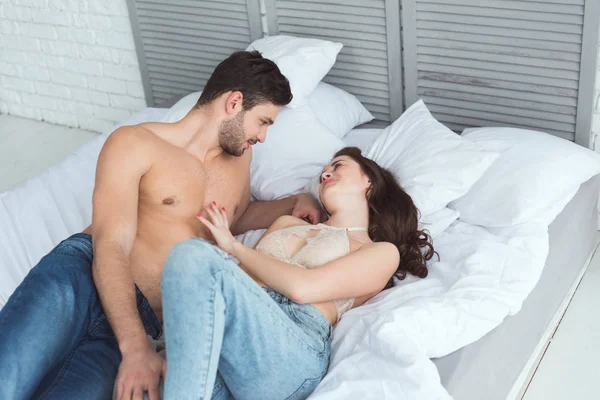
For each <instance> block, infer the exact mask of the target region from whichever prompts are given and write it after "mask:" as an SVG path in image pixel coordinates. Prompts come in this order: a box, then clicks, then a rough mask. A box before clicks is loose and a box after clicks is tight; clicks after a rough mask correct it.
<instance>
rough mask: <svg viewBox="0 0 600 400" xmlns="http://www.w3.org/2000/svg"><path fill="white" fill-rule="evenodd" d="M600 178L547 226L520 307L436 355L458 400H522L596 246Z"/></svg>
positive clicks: (444, 382)
mask: <svg viewBox="0 0 600 400" xmlns="http://www.w3.org/2000/svg"><path fill="white" fill-rule="evenodd" d="M599 190H600V176H596V177H594V178H592V179H590V180H589V181H588V182H586V183H584V184H582V185H581V187H580V189H579V191H578V192H577V194H576V195H575V197H574V198H573V199H572V200H571V201H570V202H569V204H568V205H567V206H566V207H565V208H564V209H563V211H562V212H561V213H560V214H559V215H558V216H557V217H556V219H555V220H554V222H553V223H552V224H551V225H550V226H549V227H548V233H549V241H550V251H549V253H548V258H547V261H546V264H545V266H544V271H543V273H542V276H541V278H540V280H539V282H538V284H537V285H536V287H535V289H534V290H533V291H532V292H531V294H530V295H529V296H528V298H527V300H525V302H524V303H523V308H522V309H521V311H520V312H519V313H518V314H516V315H513V316H509V317H507V318H506V319H505V320H504V322H503V323H502V324H501V325H499V326H498V327H497V328H495V329H494V330H493V331H491V332H490V333H488V334H487V335H486V336H484V337H483V338H482V339H480V340H479V341H477V342H475V343H472V344H470V345H468V346H466V347H463V348H462V349H460V350H458V351H456V352H454V353H452V354H450V355H447V356H445V357H442V358H439V359H435V360H434V363H435V365H436V366H437V368H438V371H439V374H440V378H441V382H442V385H443V386H444V387H445V388H446V390H447V391H448V392H449V394H450V395H451V396H452V397H453V398H454V399H456V400H471V399H472V400H480V399H486V400H496V399H498V400H500V399H502V400H504V399H507V398H510V399H512V398H520V394H521V392H522V386H523V385H524V384H526V382H527V381H528V377H529V376H530V375H531V374H530V372H531V370H532V366H533V365H534V363H535V361H536V360H538V358H539V355H540V354H541V351H543V349H544V348H545V345H546V343H547V341H548V339H549V338H550V335H551V334H552V332H553V331H554V328H555V327H556V324H557V322H558V318H560V316H561V315H562V313H563V312H564V309H565V306H566V302H565V299H567V300H568V298H569V297H570V296H572V294H573V293H572V292H573V289H574V286H575V285H576V284H577V283H578V282H579V280H580V279H581V277H582V273H583V270H584V269H585V268H586V267H587V263H589V259H590V255H591V253H592V251H593V250H594V249H595V247H596V245H597V215H598V211H597V201H598V193H599Z"/></svg>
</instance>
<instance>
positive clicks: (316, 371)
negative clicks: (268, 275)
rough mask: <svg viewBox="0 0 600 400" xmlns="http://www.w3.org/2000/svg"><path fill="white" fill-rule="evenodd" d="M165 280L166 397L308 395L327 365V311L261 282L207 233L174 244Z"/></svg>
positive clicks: (279, 398) (276, 398)
mask: <svg viewBox="0 0 600 400" xmlns="http://www.w3.org/2000/svg"><path fill="white" fill-rule="evenodd" d="M161 287H162V295H163V316H164V329H165V339H166V349H167V377H166V381H165V393H164V396H165V399H167V400H170V399H177V400H184V399H211V398H212V399H230V398H236V399H243V400H253V399H260V400H269V399H273V400H284V399H304V398H306V397H308V395H310V393H312V391H313V390H314V389H315V387H316V386H317V385H318V383H319V382H320V381H321V379H322V378H323V376H324V375H325V373H326V372H327V367H328V365H329V353H330V336H331V331H332V328H331V325H330V324H329V322H328V321H327V319H326V318H325V316H324V315H323V314H322V313H321V312H319V311H318V310H317V309H315V308H314V307H313V306H311V305H308V304H306V305H301V304H296V303H294V302H292V301H290V300H289V299H288V298H287V297H285V296H282V295H281V294H279V293H277V292H275V291H273V290H271V289H266V288H262V287H261V286H259V285H258V284H257V283H256V282H254V281H253V280H252V279H251V278H250V277H249V276H248V275H247V274H246V273H245V272H243V271H242V270H241V269H240V268H239V267H238V266H237V265H236V264H235V263H234V262H233V261H232V260H231V258H230V256H229V255H227V254H226V253H224V252H223V251H221V250H220V249H219V248H217V247H215V246H213V245H211V244H210V243H208V242H206V241H205V240H202V239H190V240H187V241H184V242H181V243H179V244H178V245H176V246H175V247H174V248H173V250H172V251H171V253H170V254H169V257H168V258H167V261H166V264H165V267H164V270H163V275H162V282H161Z"/></svg>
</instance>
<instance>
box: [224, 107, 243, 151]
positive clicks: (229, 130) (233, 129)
mask: <svg viewBox="0 0 600 400" xmlns="http://www.w3.org/2000/svg"><path fill="white" fill-rule="evenodd" d="M244 114H245V111H240V112H239V113H238V114H237V115H236V116H235V117H234V118H233V119H230V120H228V121H223V122H221V126H219V146H221V148H222V149H223V151H224V152H225V153H227V154H231V155H232V156H235V157H240V156H242V155H243V154H244V143H245V142H246V141H245V140H244V139H245V138H246V132H245V131H244Z"/></svg>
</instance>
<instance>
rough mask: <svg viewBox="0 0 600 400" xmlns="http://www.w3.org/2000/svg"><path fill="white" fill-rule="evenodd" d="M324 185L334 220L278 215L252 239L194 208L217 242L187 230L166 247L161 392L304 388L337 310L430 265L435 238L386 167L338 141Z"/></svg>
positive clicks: (216, 395)
mask: <svg viewBox="0 0 600 400" xmlns="http://www.w3.org/2000/svg"><path fill="white" fill-rule="evenodd" d="M319 195H320V197H321V201H322V202H323V205H324V206H325V208H326V210H327V211H328V213H329V214H330V215H331V217H330V218H329V220H327V221H326V222H325V223H324V224H319V225H309V224H307V223H306V222H304V221H303V220H300V219H297V218H295V217H291V216H286V217H281V218H279V219H278V220H277V221H275V222H274V223H273V225H272V226H271V227H270V228H269V229H268V230H267V232H266V233H265V234H264V236H263V237H262V238H261V240H260V241H259V243H258V244H257V246H256V247H255V249H251V248H248V247H246V246H244V245H242V244H241V243H239V242H237V241H236V240H235V238H234V237H233V235H232V234H231V232H230V231H229V224H228V221H227V216H226V214H225V212H223V209H219V208H218V206H217V205H216V204H213V206H212V207H209V208H208V214H209V215H210V219H211V221H209V220H207V219H205V218H203V217H199V218H200V220H201V221H202V222H203V223H204V224H205V225H206V226H207V227H208V228H209V229H210V231H211V232H212V234H213V236H214V238H215V241H216V243H217V244H218V247H216V246H213V245H211V244H210V243H208V242H206V241H204V240H202V239H191V240H188V241H185V242H182V243H180V244H178V245H177V246H175V248H174V249H173V250H172V251H171V253H170V255H169V257H168V258H167V261H166V264H165V268H164V271H163V275H162V293H163V307H164V308H163V310H164V324H165V338H166V348H167V377H166V383H165V398H167V399H184V398H202V399H210V398H213V399H227V398H232V397H234V398H239V399H304V398H306V397H307V396H308V395H309V394H310V393H311V392H312V391H313V390H314V389H315V387H316V386H317V384H318V383H319V382H320V381H321V379H322V378H323V376H324V375H325V373H326V371H327V367H328V365H329V352H330V338H331V331H332V326H333V325H335V324H336V322H337V321H338V320H339V319H340V317H341V316H342V314H343V313H344V312H346V311H348V310H350V309H352V308H354V307H358V306H360V305H362V304H363V303H364V302H366V301H367V300H369V299H370V298H372V297H373V296H375V295H376V294H378V293H379V292H381V291H382V290H383V289H386V288H389V287H390V286H391V285H392V277H393V276H394V275H396V276H397V277H398V278H400V279H403V278H404V277H405V276H406V274H407V273H410V274H413V275H416V276H418V277H421V278H424V277H425V276H427V267H426V261H427V260H429V259H431V257H432V256H433V254H434V250H433V246H432V244H431V241H430V237H429V235H427V234H426V233H424V232H423V231H420V230H418V211H417V209H416V207H415V205H414V204H413V202H412V199H411V198H410V196H409V195H408V194H406V192H404V190H402V188H401V187H400V186H399V184H398V183H397V182H396V181H395V179H394V178H393V176H392V175H391V174H390V173H389V172H388V171H387V170H385V169H383V168H381V167H379V166H378V165H377V164H376V163H375V162H373V161H371V160H369V159H367V158H365V157H363V156H362V155H361V153H360V150H359V149H357V148H355V147H348V148H345V149H342V150H341V151H339V152H338V153H337V154H336V155H335V158H334V159H333V160H332V161H331V162H330V163H329V164H328V165H327V167H326V168H325V169H324V170H323V173H322V174H321V178H320V185H319ZM230 255H231V256H234V257H236V258H237V259H238V260H239V261H240V263H241V264H240V267H241V269H240V268H239V267H238V266H237V265H236V264H235V263H234V262H233V261H231V257H230ZM298 267H301V268H298ZM242 269H243V270H244V271H245V272H244V271H242Z"/></svg>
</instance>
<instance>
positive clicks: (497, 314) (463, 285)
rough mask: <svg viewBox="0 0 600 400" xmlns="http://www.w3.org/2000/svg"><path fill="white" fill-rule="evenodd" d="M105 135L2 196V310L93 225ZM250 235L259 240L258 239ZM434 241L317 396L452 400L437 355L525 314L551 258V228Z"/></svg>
mask: <svg viewBox="0 0 600 400" xmlns="http://www.w3.org/2000/svg"><path fill="white" fill-rule="evenodd" d="M164 112H165V110H161V109H147V110H145V111H143V112H142V113H140V114H138V115H136V116H135V117H133V118H132V119H130V120H128V121H125V122H124V123H123V124H133V123H137V122H141V121H151V120H158V119H160V117H161V116H162V115H163V114H164ZM105 137H106V134H105V135H103V137H102V138H98V139H97V140H95V141H93V142H92V143H90V144H88V145H86V146H84V147H83V148H82V149H80V150H79V151H77V152H76V153H75V154H73V155H72V156H70V157H69V159H68V160H66V161H65V162H63V163H61V164H59V165H57V166H55V167H53V168H51V169H50V170H49V171H48V172H47V173H45V174H43V175H42V176H40V177H39V178H36V179H34V180H32V181H30V182H28V183H27V184H25V185H23V186H22V187H20V188H17V189H16V190H13V191H11V192H8V193H4V194H2V195H0V307H1V306H2V305H3V304H4V303H5V302H6V300H7V299H8V296H9V295H10V294H11V293H12V291H13V290H14V289H15V288H16V286H17V285H18V284H19V283H20V281H21V280H22V279H23V278H24V276H25V274H26V273H27V271H28V270H29V268H31V266H33V265H34V264H35V263H37V262H38V260H39V259H40V258H41V257H42V256H43V255H45V254H46V253H47V252H48V251H49V250H51V249H52V247H53V246H55V245H56V244H57V243H58V242H59V241H60V240H62V239H64V238H66V237H67V236H68V235H69V234H72V233H74V232H77V231H80V230H81V229H83V228H84V227H85V226H86V225H87V224H88V223H89V221H90V219H91V194H92V187H93V182H94V178H93V175H94V169H95V163H96V158H97V156H98V152H99V150H100V147H101V145H102V143H103V141H104V139H105ZM573 194H574V193H573ZM559 211H560V210H558V211H557V213H558V212H559ZM454 218H455V216H454V217H453V218H452V219H454ZM450 222H451V221H448V220H447V218H446V221H445V225H444V226H443V228H445V227H446V226H447V225H448V224H450ZM443 228H442V229H443ZM245 239H246V242H247V243H250V244H251V242H252V241H255V240H256V239H257V234H254V235H252V234H250V235H248V236H246V238H245ZM434 245H435V248H436V250H437V251H438V252H439V254H440V257H441V260H440V261H439V262H437V261H436V262H433V263H431V266H430V275H429V276H428V277H427V278H426V279H422V280H419V279H413V278H407V279H406V280H405V281H402V282H399V283H398V285H397V286H396V287H394V288H393V289H390V290H387V291H385V292H383V293H381V294H379V295H378V296H376V297H375V298H374V299H372V300H371V301H369V302H368V304H366V305H364V306H362V307H359V308H357V309H354V310H352V311H350V312H348V313H347V314H345V315H344V317H343V318H342V320H341V321H340V322H339V324H338V325H337V327H336V328H335V330H334V336H333V347H332V349H333V353H332V358H331V366H330V370H329V373H328V374H327V376H326V377H325V379H324V380H323V382H322V383H321V384H320V385H319V387H318V388H317V390H316V391H315V393H314V394H313V395H312V396H311V399H344V400H347V399H407V400H409V399H410V400H412V399H420V400H421V399H446V398H449V396H448V394H447V393H446V391H445V390H444V388H443V387H442V386H441V384H440V380H439V376H438V373H437V370H436V368H435V366H434V364H433V363H432V362H431V361H430V358H433V357H441V356H444V355H446V354H449V353H451V352H453V351H455V350H457V349H459V348H461V347H462V346H465V345H467V344H469V343H472V342H474V341H476V340H478V339H479V338H481V337H482V336H483V335H485V334H486V333H487V332H489V331H490V330H492V329H493V328H494V327H496V326H497V325H499V324H500V323H501V322H502V320H503V319H504V318H505V317H506V316H507V315H509V314H514V313H516V312H517V311H518V310H519V309H520V307H521V304H522V302H523V300H524V299H525V298H526V296H527V295H528V294H529V293H530V292H531V290H532V289H533V287H534V286H535V284H536V283H537V281H538V279H539V277H540V274H541V271H542V268H543V266H544V263H545V260H546V256H547V254H548V234H547V226H546V225H541V224H539V223H537V224H534V223H531V224H523V225H520V226H518V227H514V228H505V229H496V230H493V231H492V230H487V229H484V228H481V227H476V226H471V225H468V224H465V223H463V222H460V221H456V222H454V223H452V225H450V227H449V228H447V229H445V230H444V231H443V232H442V233H440V234H439V235H438V236H436V238H435V240H434Z"/></svg>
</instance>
